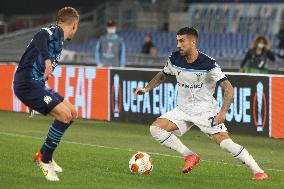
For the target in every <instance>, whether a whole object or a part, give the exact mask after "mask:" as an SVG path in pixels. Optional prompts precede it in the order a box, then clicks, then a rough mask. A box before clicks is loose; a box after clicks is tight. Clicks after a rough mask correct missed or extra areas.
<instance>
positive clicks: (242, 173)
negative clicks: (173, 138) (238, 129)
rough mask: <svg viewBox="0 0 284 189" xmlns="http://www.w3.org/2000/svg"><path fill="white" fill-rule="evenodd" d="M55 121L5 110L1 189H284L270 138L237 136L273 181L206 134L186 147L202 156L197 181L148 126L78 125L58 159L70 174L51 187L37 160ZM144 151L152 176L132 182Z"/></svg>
mask: <svg viewBox="0 0 284 189" xmlns="http://www.w3.org/2000/svg"><path fill="white" fill-rule="evenodd" d="M51 122H52V119H51V117H44V116H40V115H35V117H34V118H32V119H30V118H28V117H27V114H24V113H13V112H3V111H0V188H1V189H2V188H3V189H8V188H9V189H10V188H52V189H56V188H78V189H79V188H80V189H81V188H98V189H100V188H110V189H111V188H115V189H116V188H121V189H127V188H134V189H136V188H141V189H145V188H150V189H152V188H153V189H155V188H157V189H166V188H170V189H176V188H178V189H182V188H186V189H190V188H192V189H199V188H202V189H203V188H210V189H213V188H217V189H223V188H224V189H228V188H238V189H239V188H245V189H248V188H253V189H261V188H263V189H264V188H265V189H267V188H269V189H272V188H275V189H280V188H284V140H283V139H270V138H264V137H252V136H241V135H236V134H233V133H231V137H232V138H233V139H234V140H235V141H236V142H238V143H240V144H241V145H243V146H245V147H246V148H247V149H248V151H249V152H250V153H251V154H252V155H253V156H254V158H255V159H256V160H257V162H258V163H259V164H260V165H261V166H262V167H263V168H264V170H265V171H266V172H267V173H268V175H269V176H270V179H269V180H268V181H261V182H255V181H253V180H251V178H252V174H251V172H250V170H249V169H247V168H246V167H245V166H244V165H241V164H239V163H238V162H237V161H236V160H235V159H233V158H232V157H231V155H230V154H228V153H226V152H224V151H223V150H221V149H220V148H219V147H218V146H217V145H216V144H215V143H214V142H213V141H211V140H210V139H209V138H208V137H206V136H205V135H204V134H203V133H201V132H200V131H198V130H196V129H195V130H191V131H189V132H188V133H187V134H186V135H185V136H183V137H182V138H181V140H182V141H183V142H184V143H185V144H186V145H187V146H189V147H190V148H191V149H193V150H194V151H196V152H197V153H198V154H199V155H200V156H201V159H202V160H201V162H200V163H199V164H198V165H197V166H196V167H195V168H194V170H193V171H192V172H190V173H189V174H182V173H181V168H182V166H183V159H182V158H181V157H180V156H179V155H178V154H177V153H175V152H174V151H172V150H170V149H167V148H165V147H162V146H160V145H159V144H158V143H157V142H156V141H154V139H152V137H151V136H150V134H149V130H148V126H145V125H138V124H130V123H129V124H127V123H116V122H102V121H90V120H76V122H75V123H74V124H73V125H72V126H71V127H70V128H69V130H67V132H66V134H65V135H64V137H63V140H62V141H61V143H60V145H59V147H58V149H57V151H56V152H55V153H54V159H55V160H56V161H57V163H58V164H59V165H60V166H62V167H63V170H64V172H63V173H61V174H59V178H60V182H56V183H52V182H48V181H46V180H45V179H44V177H43V176H42V173H41V171H40V169H39V168H38V167H37V166H35V164H34V162H33V161H32V157H33V155H34V154H35V152H36V151H37V150H38V149H39V148H40V146H41V145H42V143H43V140H44V138H45V136H46V134H47V131H48V128H49V125H50V123H51ZM136 151H145V152H148V153H149V154H150V155H151V156H152V157H153V159H154V170H153V172H152V173H151V174H150V175H132V174H131V173H130V171H129V168H128V161H129V159H130V157H131V156H132V155H133V154H134V153H135V152H136Z"/></svg>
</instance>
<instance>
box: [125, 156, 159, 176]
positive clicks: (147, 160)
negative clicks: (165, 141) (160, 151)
mask: <svg viewBox="0 0 284 189" xmlns="http://www.w3.org/2000/svg"><path fill="white" fill-rule="evenodd" d="M153 166H154V162H153V159H152V158H151V156H150V155H149V154H147V153H145V152H137V153H136V154H134V155H133V156H132V157H131V158H130V160H129V169H130V171H131V173H133V174H137V173H139V174H150V173H151V171H152V170H153Z"/></svg>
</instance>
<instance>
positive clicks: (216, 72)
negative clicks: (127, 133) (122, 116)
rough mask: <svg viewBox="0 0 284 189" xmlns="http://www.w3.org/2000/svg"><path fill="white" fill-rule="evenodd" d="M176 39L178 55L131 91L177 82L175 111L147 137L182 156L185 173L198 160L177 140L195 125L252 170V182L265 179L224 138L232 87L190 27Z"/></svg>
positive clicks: (244, 153)
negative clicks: (219, 99) (219, 100)
mask: <svg viewBox="0 0 284 189" xmlns="http://www.w3.org/2000/svg"><path fill="white" fill-rule="evenodd" d="M176 39H177V48H178V49H179V51H176V52H173V53H172V54H171V55H170V56H169V58H168V61H167V63H166V65H165V67H164V69H163V70H162V71H161V72H159V73H158V74H157V75H156V76H155V77H154V78H153V79H152V80H151V81H150V82H149V84H148V85H147V86H146V87H144V88H138V89H136V91H135V95H141V94H144V93H147V92H149V91H150V90H151V89H153V88H155V87H156V86H158V85H159V84H160V83H162V82H164V81H165V79H166V77H167V76H168V75H173V76H175V77H176V79H177V84H178V96H177V107H176V108H174V109H173V110H171V111H169V112H167V113H165V114H164V115H162V116H160V117H159V118H158V119H157V120H156V121H154V122H153V123H152V125H151V126H150V133H151V135H152V136H153V137H154V139H155V140H157V141H158V142H159V143H160V144H161V145H164V146H166V147H168V148H171V149H173V150H176V151H177V152H178V153H180V154H181V155H182V156H184V161H185V165H184V167H183V169H182V172H183V173H188V172H189V171H191V170H192V169H193V167H194V166H195V165H196V164H197V163H198V162H199V161H200V157H199V156H198V155H197V154H196V153H194V152H193V151H192V150H190V149H189V148H188V147H186V146H185V145H184V144H183V143H182V142H181V141H180V139H179V138H178V137H177V136H182V135H183V134H185V133H186V132H187V131H188V130H189V129H190V128H191V127H192V126H193V125H196V126H197V127H199V129H200V130H201V131H202V132H204V133H205V134H207V135H208V136H210V137H211V138H212V139H213V140H214V141H215V142H216V143H217V144H218V145H220V147H221V148H222V149H224V150H226V151H228V152H229V153H231V154H232V155H233V156H234V158H236V159H238V160H240V161H241V162H242V163H245V164H246V165H247V166H248V167H249V168H250V169H251V170H252V172H253V174H254V176H253V179H254V180H265V179H268V176H267V174H266V173H265V172H264V171H263V170H262V169H261V168H260V167H259V166H258V164H257V163H256V161H255V160H254V158H253V157H252V156H251V155H250V154H249V152H248V151H247V150H246V149H245V148H244V147H243V146H241V145H239V144H237V143H235V142H234V141H233V140H232V139H231V138H230V137H229V135H228V132H227V128H226V126H225V125H224V123H223V122H224V120H225V116H226V113H227V111H228V109H229V107H230V104H231V101H232V98H233V87H232V85H231V83H230V82H229V80H228V79H227V77H226V76H225V75H224V73H223V72H222V71H221V68H220V67H219V65H218V64H217V63H216V61H215V60H214V59H212V58H210V57H209V56H207V55H206V54H204V53H202V52H200V51H198V49H197V47H196V43H197V39H198V31H197V30H196V29H195V28H193V27H184V28H182V29H180V30H179V31H178V32H177V36H176ZM216 85H219V86H220V87H222V89H223V90H224V99H223V104H222V107H221V110H220V112H219V113H218V112H217V105H216V100H215V98H214V97H213V93H214V91H215V87H216Z"/></svg>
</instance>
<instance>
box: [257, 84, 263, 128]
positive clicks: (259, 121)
mask: <svg viewBox="0 0 284 189" xmlns="http://www.w3.org/2000/svg"><path fill="white" fill-rule="evenodd" d="M256 93H257V129H256V130H257V131H263V127H262V115H261V109H262V96H263V84H262V83H261V82H258V84H257V85H256Z"/></svg>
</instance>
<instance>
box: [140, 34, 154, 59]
mask: <svg viewBox="0 0 284 189" xmlns="http://www.w3.org/2000/svg"><path fill="white" fill-rule="evenodd" d="M141 53H142V54H146V55H152V56H156V55H157V49H156V47H155V45H154V43H153V41H152V36H151V35H145V37H144V43H143V46H142V49H141Z"/></svg>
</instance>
